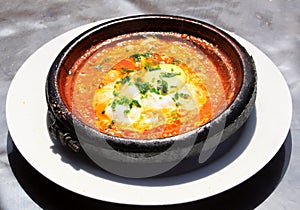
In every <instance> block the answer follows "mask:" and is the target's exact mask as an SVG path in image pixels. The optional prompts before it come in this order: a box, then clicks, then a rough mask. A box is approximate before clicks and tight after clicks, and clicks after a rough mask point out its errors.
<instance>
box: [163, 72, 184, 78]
mask: <svg viewBox="0 0 300 210" xmlns="http://www.w3.org/2000/svg"><path fill="white" fill-rule="evenodd" d="M177 75H181V73H180V72H178V73H173V72H172V73H171V72H161V73H160V76H161V77H165V78H171V77H175V76H177Z"/></svg>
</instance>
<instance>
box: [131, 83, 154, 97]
mask: <svg viewBox="0 0 300 210" xmlns="http://www.w3.org/2000/svg"><path fill="white" fill-rule="evenodd" d="M134 84H135V86H136V87H137V88H138V89H139V91H140V93H141V94H146V93H147V91H148V90H149V89H150V87H151V84H150V83H149V82H144V83H142V82H140V80H137V81H136V82H135V83H134Z"/></svg>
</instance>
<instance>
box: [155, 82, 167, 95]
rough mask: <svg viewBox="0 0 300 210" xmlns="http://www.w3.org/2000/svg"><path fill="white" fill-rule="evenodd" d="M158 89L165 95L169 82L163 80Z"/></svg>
mask: <svg viewBox="0 0 300 210" xmlns="http://www.w3.org/2000/svg"><path fill="white" fill-rule="evenodd" d="M157 90H158V91H159V92H160V93H161V94H162V95H165V94H167V93H168V83H167V82H166V81H165V80H161V82H160V83H159V84H158V86H157Z"/></svg>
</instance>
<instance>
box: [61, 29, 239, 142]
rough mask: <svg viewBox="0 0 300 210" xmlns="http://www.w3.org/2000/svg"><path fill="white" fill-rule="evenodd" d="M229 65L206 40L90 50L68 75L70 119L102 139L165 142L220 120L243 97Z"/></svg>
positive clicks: (167, 37)
mask: <svg viewBox="0 0 300 210" xmlns="http://www.w3.org/2000/svg"><path fill="white" fill-rule="evenodd" d="M232 72H234V71H233V67H232V65H231V63H230V60H229V59H228V58H227V57H226V56H225V55H224V54H223V53H222V51H221V50H219V49H218V48H217V47H216V46H213V45H211V44H210V43H207V42H206V41H205V40H202V39H199V38H197V39H196V38H195V37H190V36H188V35H185V34H177V33H157V32H155V33H154V32H147V33H146V32H145V33H134V34H127V35H122V36H119V37H115V38H113V39H110V40H107V41H105V42H102V43H99V44H98V45H96V46H94V47H92V48H91V49H90V50H88V51H87V52H86V53H85V54H84V55H83V56H81V58H79V59H78V60H77V62H76V63H75V64H74V65H73V67H72V69H70V71H69V75H68V76H67V80H66V86H69V87H70V88H69V91H68V92H66V94H65V96H66V101H67V104H68V107H69V108H70V109H71V110H72V113H73V114H74V115H75V116H77V117H78V118H79V119H80V120H82V121H83V122H84V123H86V124H87V125H89V126H90V127H93V128H94V129H97V130H99V131H101V132H103V133H106V134H109V135H113V136H120V137H126V138H134V139H152V138H164V137H169V136H174V135H178V134H180V133H184V132H187V131H190V130H192V129H195V128H197V127H199V126H201V125H203V124H205V123H207V122H209V121H211V120H212V119H213V118H215V117H216V116H217V115H219V114H220V113H221V112H222V111H224V110H225V109H226V108H227V107H228V105H229V104H230V103H231V101H232V100H233V98H234V97H235V95H236V94H237V91H238V88H239V87H238V86H237V85H234V84H233V83H234V81H232V78H233V76H232V74H233V73H232Z"/></svg>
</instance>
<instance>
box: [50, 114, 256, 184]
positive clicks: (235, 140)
mask: <svg viewBox="0 0 300 210" xmlns="http://www.w3.org/2000/svg"><path fill="white" fill-rule="evenodd" d="M256 118H257V117H256V109H255V108H254V110H253V112H252V113H251V115H250V117H249V119H248V120H247V122H246V123H245V124H244V125H243V126H242V127H241V128H240V129H239V130H238V131H237V132H236V133H235V134H233V135H232V136H231V137H230V138H228V139H227V140H226V141H224V142H222V143H221V144H219V145H218V147H217V148H216V150H215V151H214V152H213V154H212V155H211V156H210V158H209V159H208V160H207V161H205V162H204V163H202V164H199V162H198V156H196V157H194V158H190V159H187V160H183V161H181V162H180V163H179V164H178V165H176V166H175V167H174V168H172V169H171V170H169V171H167V172H165V173H163V174H161V175H158V176H155V177H150V178H143V179H130V178H124V177H120V176H117V175H114V174H112V173H109V172H107V171H105V170H103V169H101V168H100V167H99V166H98V165H96V164H95V163H94V162H93V161H92V160H91V159H90V158H89V157H88V156H87V155H86V154H85V153H84V152H83V151H82V150H81V151H80V152H78V153H74V152H73V151H72V150H71V149H69V148H68V147H65V146H62V145H61V142H60V141H59V140H57V139H56V138H55V136H54V135H53V132H49V135H50V137H51V140H52V141H53V146H52V147H51V149H52V151H53V152H54V153H55V154H59V155H60V157H61V160H62V161H63V162H64V163H66V164H69V165H71V166H72V167H73V168H74V169H75V170H84V171H86V172H87V173H90V174H93V175H95V176H97V177H101V178H103V179H108V180H112V181H114V182H119V183H126V184H131V185H139V186H170V185H177V184H182V183H186V182H190V181H194V180H198V179H201V178H203V177H206V176H209V175H211V174H213V173H215V172H217V171H219V170H221V169H222V168H224V167H226V166H227V165H228V164H230V163H231V162H232V161H233V160H235V159H236V158H237V157H238V156H239V155H240V154H242V153H243V151H244V150H245V149H246V148H247V146H248V144H249V142H250V141H251V138H252V135H253V133H254V131H255V127H256ZM47 119H48V125H49V118H47ZM111 164H119V163H114V162H113V161H112V162H111ZM174 176H176V177H174Z"/></svg>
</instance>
